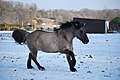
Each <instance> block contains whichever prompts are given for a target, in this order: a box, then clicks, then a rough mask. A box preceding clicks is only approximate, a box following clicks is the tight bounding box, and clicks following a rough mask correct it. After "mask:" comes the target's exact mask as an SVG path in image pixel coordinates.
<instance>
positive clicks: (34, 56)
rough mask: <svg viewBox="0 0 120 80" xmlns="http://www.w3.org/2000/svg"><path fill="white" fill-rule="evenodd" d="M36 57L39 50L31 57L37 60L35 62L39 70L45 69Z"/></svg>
mask: <svg viewBox="0 0 120 80" xmlns="http://www.w3.org/2000/svg"><path fill="white" fill-rule="evenodd" d="M36 58H37V51H34V53H32V57H31V59H32V60H33V61H34V62H35V64H36V65H37V67H38V69H39V70H42V71H44V70H45V68H44V67H42V66H41V65H40V64H39V63H38V61H37V59H36Z"/></svg>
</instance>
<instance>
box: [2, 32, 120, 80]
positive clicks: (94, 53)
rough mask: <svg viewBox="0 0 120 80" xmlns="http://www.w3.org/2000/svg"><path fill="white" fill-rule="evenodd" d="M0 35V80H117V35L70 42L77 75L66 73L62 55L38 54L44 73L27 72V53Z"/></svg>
mask: <svg viewBox="0 0 120 80" xmlns="http://www.w3.org/2000/svg"><path fill="white" fill-rule="evenodd" d="M11 33H12V32H9V31H8V32H0V80H120V34H88V37H89V39H90V42H89V43H88V44H86V45H85V44H82V42H81V41H79V40H78V39H76V38H75V39H74V42H73V43H74V53H75V55H76V56H75V57H76V60H77V64H76V66H75V67H76V69H77V72H70V71H69V68H68V63H67V60H66V57H65V55H64V54H60V53H57V54H46V53H44V52H41V51H40V52H39V54H38V62H39V63H40V64H41V65H43V66H44V67H45V69H46V70H45V71H40V70H38V68H37V66H36V65H35V64H34V63H32V64H33V66H34V69H27V68H26V62H27V59H28V53H29V50H28V48H27V46H26V45H19V44H17V43H15V41H14V40H13V39H12V37H11Z"/></svg>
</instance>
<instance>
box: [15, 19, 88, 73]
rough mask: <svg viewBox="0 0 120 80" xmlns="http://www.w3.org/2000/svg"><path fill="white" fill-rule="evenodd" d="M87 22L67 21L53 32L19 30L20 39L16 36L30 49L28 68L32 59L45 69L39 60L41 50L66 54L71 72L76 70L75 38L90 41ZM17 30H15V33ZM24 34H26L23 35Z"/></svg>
mask: <svg viewBox="0 0 120 80" xmlns="http://www.w3.org/2000/svg"><path fill="white" fill-rule="evenodd" d="M84 26H85V24H84V23H80V22H78V21H69V22H68V21H67V22H65V23H62V24H61V25H60V28H59V29H56V30H54V31H53V32H47V31H44V30H35V31H33V32H31V33H28V32H26V31H24V30H18V31H16V34H17V33H19V34H20V33H21V35H17V36H19V38H20V39H22V40H19V39H18V38H14V37H13V38H14V39H15V40H16V39H17V40H16V41H17V42H18V43H22V42H23V43H26V45H27V47H28V48H29V50H30V53H29V56H28V60H27V68H28V69H32V68H33V66H32V65H31V60H33V61H34V62H35V64H36V65H37V67H38V69H39V70H41V71H44V70H45V68H44V67H43V66H41V65H40V64H39V63H38V61H37V53H38V51H39V50H41V51H43V52H46V53H57V52H60V53H62V54H66V58H67V62H68V64H69V69H70V71H71V72H76V71H77V69H76V68H75V65H76V59H75V54H74V53H73V43H72V41H73V39H74V38H75V37H77V38H78V39H79V40H81V41H82V43H83V44H87V43H88V42H89V39H88V36H87V34H86V29H85V27H84ZM14 34H15V31H14V32H13V35H14ZM23 35H24V36H23Z"/></svg>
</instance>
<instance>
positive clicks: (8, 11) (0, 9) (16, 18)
mask: <svg viewBox="0 0 120 80" xmlns="http://www.w3.org/2000/svg"><path fill="white" fill-rule="evenodd" d="M73 17H79V18H92V19H105V20H112V19H113V18H115V17H120V9H104V10H90V9H81V10H80V11H73V10H63V9H60V10H44V9H41V10H38V9H37V6H36V4H29V5H28V4H23V3H20V2H9V1H3V0H0V24H2V23H8V24H10V23H12V24H20V25H23V24H26V23H28V22H30V21H31V20H32V19H35V18H55V19H56V21H58V22H63V21H67V20H72V19H73Z"/></svg>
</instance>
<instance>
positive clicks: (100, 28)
mask: <svg viewBox="0 0 120 80" xmlns="http://www.w3.org/2000/svg"><path fill="white" fill-rule="evenodd" d="M73 20H74V21H79V22H82V23H86V25H85V27H86V31H87V33H107V30H108V28H109V23H108V22H107V21H106V20H101V19H88V18H73Z"/></svg>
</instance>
